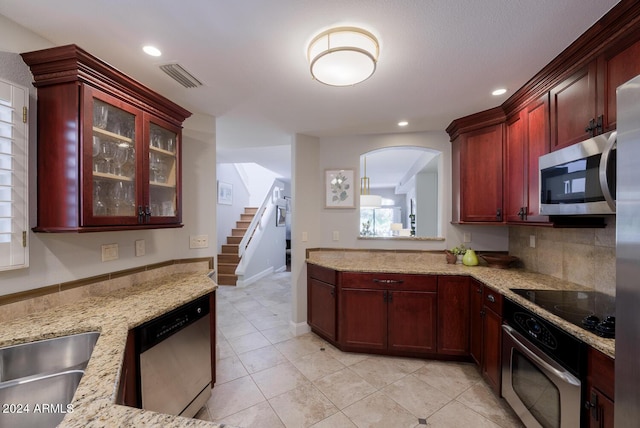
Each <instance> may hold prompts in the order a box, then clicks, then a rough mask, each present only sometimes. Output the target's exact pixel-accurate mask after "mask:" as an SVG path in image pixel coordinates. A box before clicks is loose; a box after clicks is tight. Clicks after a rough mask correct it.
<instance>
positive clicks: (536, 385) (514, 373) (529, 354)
mask: <svg viewBox="0 0 640 428" xmlns="http://www.w3.org/2000/svg"><path fill="white" fill-rule="evenodd" d="M502 328H503V334H502V352H503V355H502V395H503V397H504V398H505V400H506V401H507V402H508V403H509V405H510V406H511V408H513V410H514V411H515V412H516V414H517V415H518V417H519V418H520V419H521V420H522V422H523V423H524V424H525V426H527V427H528V428H534V427H535V428H538V427H544V428H568V427H577V426H580V414H581V407H580V397H581V395H580V394H581V386H580V380H578V379H577V378H576V377H575V376H573V375H572V374H571V373H569V372H568V371H567V370H565V369H564V368H563V367H562V366H560V365H559V364H558V363H557V362H555V361H554V360H553V359H551V358H550V357H549V356H547V355H545V354H544V353H543V352H542V351H540V350H539V349H538V348H537V347H536V346H534V345H533V344H532V343H531V342H529V341H528V340H527V339H526V338H525V337H523V336H522V335H521V334H519V333H518V332H516V331H515V330H513V328H511V327H510V326H508V325H503V326H502Z"/></svg>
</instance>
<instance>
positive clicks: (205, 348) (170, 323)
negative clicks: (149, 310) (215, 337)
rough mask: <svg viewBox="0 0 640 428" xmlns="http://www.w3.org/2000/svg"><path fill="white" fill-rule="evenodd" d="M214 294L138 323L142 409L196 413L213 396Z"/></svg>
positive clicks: (183, 413) (174, 413)
mask: <svg viewBox="0 0 640 428" xmlns="http://www.w3.org/2000/svg"><path fill="white" fill-rule="evenodd" d="M210 325H211V324H210V311H209V297H208V296H205V297H202V298H200V299H197V300H195V301H193V302H191V303H189V304H186V305H184V306H181V307H179V308H177V309H175V310H173V311H171V312H169V313H167V314H165V315H163V316H161V317H159V318H156V319H154V320H152V321H149V322H147V323H145V324H143V325H141V326H139V327H137V328H136V340H137V349H138V351H139V364H140V395H141V401H142V403H141V404H142V408H143V409H147V410H153V411H156V412H161V413H167V414H171V415H181V416H186V417H193V416H194V415H195V414H196V413H197V412H198V411H199V410H200V409H201V408H202V407H203V406H204V405H205V403H206V402H207V400H208V399H209V397H210V396H211V327H210Z"/></svg>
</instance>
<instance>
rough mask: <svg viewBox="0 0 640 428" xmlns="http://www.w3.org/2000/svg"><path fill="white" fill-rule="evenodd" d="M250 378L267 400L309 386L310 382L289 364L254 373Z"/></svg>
mask: <svg viewBox="0 0 640 428" xmlns="http://www.w3.org/2000/svg"><path fill="white" fill-rule="evenodd" d="M251 377H252V378H253V380H254V382H255V383H256V385H258V387H259V388H260V390H261V391H262V393H263V394H264V396H265V397H267V399H269V398H273V397H275V396H277V395H280V394H283V393H285V392H287V391H291V390H292V389H296V388H298V387H300V386H303V385H309V384H311V381H310V380H309V379H307V378H306V377H304V375H303V374H302V373H300V371H299V370H298V369H297V368H295V367H294V366H293V365H292V364H291V363H289V362H287V363H284V364H280V365H277V366H275V367H272V368H270V369H266V370H262V371H261V372H258V373H254V374H252V375H251Z"/></svg>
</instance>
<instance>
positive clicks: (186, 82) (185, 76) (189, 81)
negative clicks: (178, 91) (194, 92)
mask: <svg viewBox="0 0 640 428" xmlns="http://www.w3.org/2000/svg"><path fill="white" fill-rule="evenodd" d="M160 70H162V71H164V72H165V73H167V74H168V75H169V76H170V77H171V78H173V80H175V81H176V82H178V83H179V84H181V85H182V86H184V87H185V88H197V87H198V86H202V82H200V81H199V80H198V79H196V78H195V77H193V75H192V74H191V73H189V72H188V71H187V70H185V69H184V68H183V67H182V66H181V65H180V64H164V65H161V66H160Z"/></svg>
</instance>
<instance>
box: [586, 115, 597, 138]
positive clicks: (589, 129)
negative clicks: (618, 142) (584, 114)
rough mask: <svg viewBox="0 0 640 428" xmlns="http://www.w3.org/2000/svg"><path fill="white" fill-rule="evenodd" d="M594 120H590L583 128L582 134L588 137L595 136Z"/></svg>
mask: <svg viewBox="0 0 640 428" xmlns="http://www.w3.org/2000/svg"><path fill="white" fill-rule="evenodd" d="M596 129H597V128H596V120H595V119H591V120H590V121H589V124H588V126H586V127H585V128H584V132H587V133H589V137H593V136H594V135H595V130H596Z"/></svg>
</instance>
